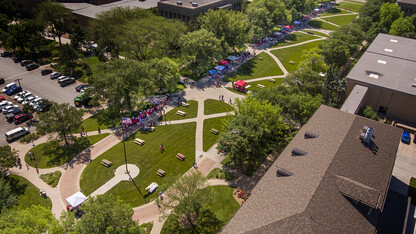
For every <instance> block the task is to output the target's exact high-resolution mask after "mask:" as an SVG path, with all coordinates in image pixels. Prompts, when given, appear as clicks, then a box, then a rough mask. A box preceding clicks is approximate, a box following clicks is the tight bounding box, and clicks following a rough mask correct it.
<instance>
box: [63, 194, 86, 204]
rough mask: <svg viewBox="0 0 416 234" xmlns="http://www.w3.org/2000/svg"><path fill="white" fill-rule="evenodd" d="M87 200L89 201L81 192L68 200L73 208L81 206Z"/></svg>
mask: <svg viewBox="0 0 416 234" xmlns="http://www.w3.org/2000/svg"><path fill="white" fill-rule="evenodd" d="M85 200H87V197H86V196H85V195H84V194H83V193H81V191H78V192H76V193H75V194H74V195H72V196H70V197H68V198H67V199H66V201H67V202H68V204H70V205H71V206H72V207H77V206H79V205H81V204H82V203H83V202H84V201H85Z"/></svg>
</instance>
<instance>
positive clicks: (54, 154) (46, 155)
mask: <svg viewBox="0 0 416 234" xmlns="http://www.w3.org/2000/svg"><path fill="white" fill-rule="evenodd" d="M108 135H110V134H109V133H103V134H99V135H94V136H89V137H86V138H85V137H83V138H81V137H78V138H75V140H74V143H73V144H72V145H71V146H70V147H69V148H66V147H63V146H60V145H59V141H50V142H46V143H43V144H39V145H37V146H35V147H33V148H32V149H30V150H29V152H32V154H33V155H34V156H35V159H36V160H33V161H31V160H30V158H29V156H28V153H29V152H28V153H26V156H25V162H26V163H27V164H29V165H30V166H32V167H35V164H38V168H51V167H56V166H60V165H62V164H64V163H67V162H69V161H70V160H71V159H73V158H74V157H75V156H76V155H77V154H79V153H81V152H82V151H83V150H85V149H86V148H88V147H89V146H90V145H93V144H95V143H97V142H98V141H100V140H101V139H103V138H105V137H106V136H108Z"/></svg>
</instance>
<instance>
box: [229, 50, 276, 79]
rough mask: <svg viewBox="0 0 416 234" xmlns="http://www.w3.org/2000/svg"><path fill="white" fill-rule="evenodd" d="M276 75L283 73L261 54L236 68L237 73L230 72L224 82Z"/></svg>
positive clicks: (267, 56)
mask: <svg viewBox="0 0 416 234" xmlns="http://www.w3.org/2000/svg"><path fill="white" fill-rule="evenodd" d="M259 58H262V59H259ZM278 75H283V71H282V70H280V68H279V66H278V65H277V64H276V62H275V61H274V60H273V58H272V57H270V56H269V55H268V54H266V53H264V52H261V53H260V54H259V55H257V56H256V57H255V58H252V59H251V60H250V61H248V62H246V63H244V64H243V65H241V66H240V67H238V70H237V72H231V73H230V74H228V75H227V76H226V77H225V78H224V80H225V81H237V80H251V79H254V78H260V77H265V76H278Z"/></svg>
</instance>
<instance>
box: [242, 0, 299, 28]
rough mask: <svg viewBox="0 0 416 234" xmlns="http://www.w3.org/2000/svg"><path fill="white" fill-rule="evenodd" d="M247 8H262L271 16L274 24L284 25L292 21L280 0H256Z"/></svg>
mask: <svg viewBox="0 0 416 234" xmlns="http://www.w3.org/2000/svg"><path fill="white" fill-rule="evenodd" d="M249 8H264V9H266V10H267V11H268V12H269V13H270V16H271V19H272V22H273V24H274V25H276V24H286V23H290V22H291V21H292V17H291V13H290V11H289V10H287V8H286V6H285V4H284V3H283V2H282V1H280V0H257V1H253V2H252V3H251V4H250V6H249Z"/></svg>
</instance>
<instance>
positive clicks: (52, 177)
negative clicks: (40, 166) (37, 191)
mask: <svg viewBox="0 0 416 234" xmlns="http://www.w3.org/2000/svg"><path fill="white" fill-rule="evenodd" d="M61 176H62V172H61V171H55V172H50V173H46V174H42V175H40V176H39V177H40V178H41V179H42V180H43V181H44V182H45V183H47V184H49V185H50V186H52V187H56V185H58V182H59V179H60V178H61Z"/></svg>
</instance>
